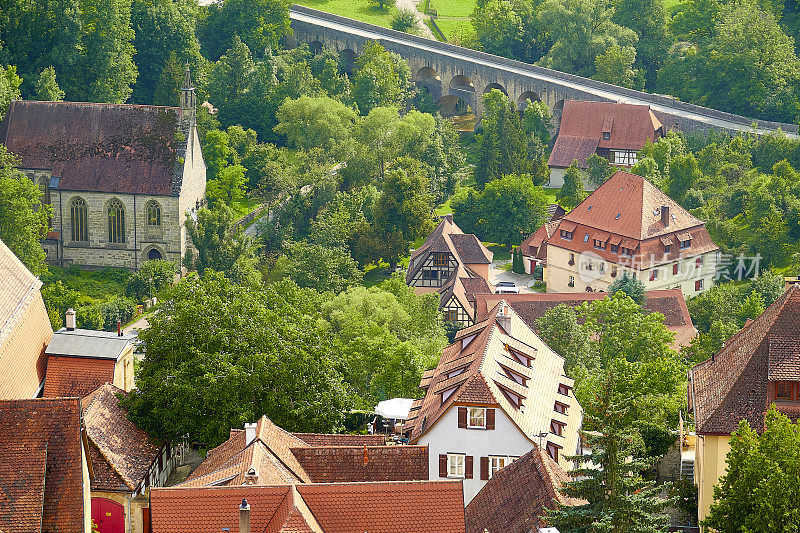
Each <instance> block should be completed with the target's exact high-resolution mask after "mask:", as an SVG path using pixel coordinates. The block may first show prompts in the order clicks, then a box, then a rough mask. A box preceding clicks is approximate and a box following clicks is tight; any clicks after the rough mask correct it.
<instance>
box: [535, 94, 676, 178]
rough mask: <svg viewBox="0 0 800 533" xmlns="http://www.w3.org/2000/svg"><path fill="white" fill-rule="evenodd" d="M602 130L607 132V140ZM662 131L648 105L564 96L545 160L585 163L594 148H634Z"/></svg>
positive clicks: (564, 164) (560, 164) (553, 163)
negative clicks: (554, 135) (558, 120)
mask: <svg viewBox="0 0 800 533" xmlns="http://www.w3.org/2000/svg"><path fill="white" fill-rule="evenodd" d="M603 132H609V133H610V134H611V135H610V138H609V139H608V140H605V139H603ZM663 133H664V128H663V126H662V124H661V122H660V121H659V120H658V119H657V118H656V116H655V115H654V114H653V112H652V111H651V110H650V107H649V106H644V105H633V104H618V103H614V102H585V101H577V100H566V101H565V102H564V110H563V112H562V113H561V124H560V126H559V130H558V137H557V138H556V144H555V146H554V147H553V151H552V153H551V155H550V160H549V161H548V164H549V165H550V166H556V167H568V166H569V165H570V164H571V163H572V161H573V160H574V159H577V160H578V161H579V162H580V163H581V165H582V166H584V167H585V165H586V160H587V159H588V158H589V156H591V155H592V154H593V153H595V151H596V150H597V148H609V149H618V150H636V151H638V150H641V149H642V148H644V145H645V144H646V143H647V142H653V141H655V140H656V139H657V138H659V137H660V136H662V135H663ZM562 139H563V140H562Z"/></svg>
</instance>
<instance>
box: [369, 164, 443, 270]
mask: <svg viewBox="0 0 800 533" xmlns="http://www.w3.org/2000/svg"><path fill="white" fill-rule="evenodd" d="M425 181H426V180H425V175H424V173H423V169H422V168H421V165H420V164H416V165H414V164H413V163H412V162H410V161H408V160H400V161H398V166H397V168H394V169H392V170H390V171H389V172H387V173H386V179H385V181H384V185H383V194H381V196H380V198H379V199H378V202H377V205H376V206H375V224H374V226H373V230H374V232H375V237H376V238H377V240H378V241H379V243H380V244H379V246H380V249H379V254H380V256H381V258H382V259H384V260H386V261H387V262H388V263H389V266H390V269H391V270H394V269H395V268H396V267H397V263H398V262H399V261H400V258H401V257H402V256H403V255H405V254H406V253H407V252H408V244H409V243H410V242H411V241H414V240H416V239H418V238H420V237H423V236H425V235H427V234H428V232H429V231H430V229H431V226H432V225H433V221H432V220H431V218H430V213H431V205H430V201H429V198H428V194H427V184H426V183H425Z"/></svg>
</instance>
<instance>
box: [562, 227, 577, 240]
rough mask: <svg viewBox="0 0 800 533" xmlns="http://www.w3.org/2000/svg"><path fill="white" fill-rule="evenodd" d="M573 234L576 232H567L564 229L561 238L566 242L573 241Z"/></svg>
mask: <svg viewBox="0 0 800 533" xmlns="http://www.w3.org/2000/svg"><path fill="white" fill-rule="evenodd" d="M573 233H575V232H574V231H566V230H563V229H562V230H561V238H562V239H564V240H565V241H571V240H572V235H573Z"/></svg>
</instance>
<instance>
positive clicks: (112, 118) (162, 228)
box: [0, 68, 206, 270]
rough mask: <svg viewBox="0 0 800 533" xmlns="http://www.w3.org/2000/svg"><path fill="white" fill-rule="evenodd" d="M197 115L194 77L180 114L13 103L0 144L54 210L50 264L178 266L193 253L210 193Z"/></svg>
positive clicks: (158, 109) (119, 106) (186, 84)
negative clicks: (189, 222)
mask: <svg viewBox="0 0 800 533" xmlns="http://www.w3.org/2000/svg"><path fill="white" fill-rule="evenodd" d="M195 110H196V96H195V90H194V87H193V86H192V83H191V79H190V76H189V70H188V68H187V70H186V77H185V79H184V83H183V87H182V89H181V97H180V107H161V106H142V105H129V104H101V103H85V102H36V101H13V102H11V105H10V106H9V109H8V112H7V113H6V116H5V118H4V120H3V122H2V124H0V142H2V143H3V144H4V145H5V146H6V148H7V149H8V150H9V151H10V152H12V153H13V154H14V155H15V156H16V157H17V166H18V167H19V169H20V170H21V171H23V172H24V173H26V174H27V175H28V176H30V178H31V179H32V180H34V182H35V183H37V184H38V185H39V187H40V188H41V189H42V192H43V195H42V202H43V203H46V204H50V205H51V206H52V208H53V216H52V218H51V220H50V233H49V234H48V235H47V238H46V239H45V240H44V241H43V242H42V245H43V246H44V249H45V251H46V252H47V260H48V261H49V262H51V263H53V264H57V265H61V266H67V265H71V264H76V265H82V266H89V267H125V268H130V269H134V270H135V269H137V268H139V265H141V264H142V262H144V261H147V260H149V259H168V260H170V261H174V262H176V263H178V264H180V261H181V259H182V258H183V256H184V254H185V253H186V249H187V247H188V246H191V242H190V239H189V236H188V234H187V232H186V229H185V227H184V221H185V220H186V217H187V215H191V214H192V213H193V212H195V211H196V210H197V209H198V208H199V207H200V206H201V205H202V204H203V202H204V199H205V191H206V166H205V163H204V161H203V155H202V153H201V149H200V140H199V138H198V133H197V126H196V121H195V118H196V116H195Z"/></svg>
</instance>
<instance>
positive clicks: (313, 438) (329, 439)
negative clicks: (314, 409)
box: [292, 433, 386, 446]
mask: <svg viewBox="0 0 800 533" xmlns="http://www.w3.org/2000/svg"><path fill="white" fill-rule="evenodd" d="M292 435H294V436H295V437H297V438H298V439H300V440H302V441H303V442H305V443H306V444H308V445H309V446H383V445H384V444H386V437H384V436H383V435H342V434H335V433H292Z"/></svg>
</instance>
